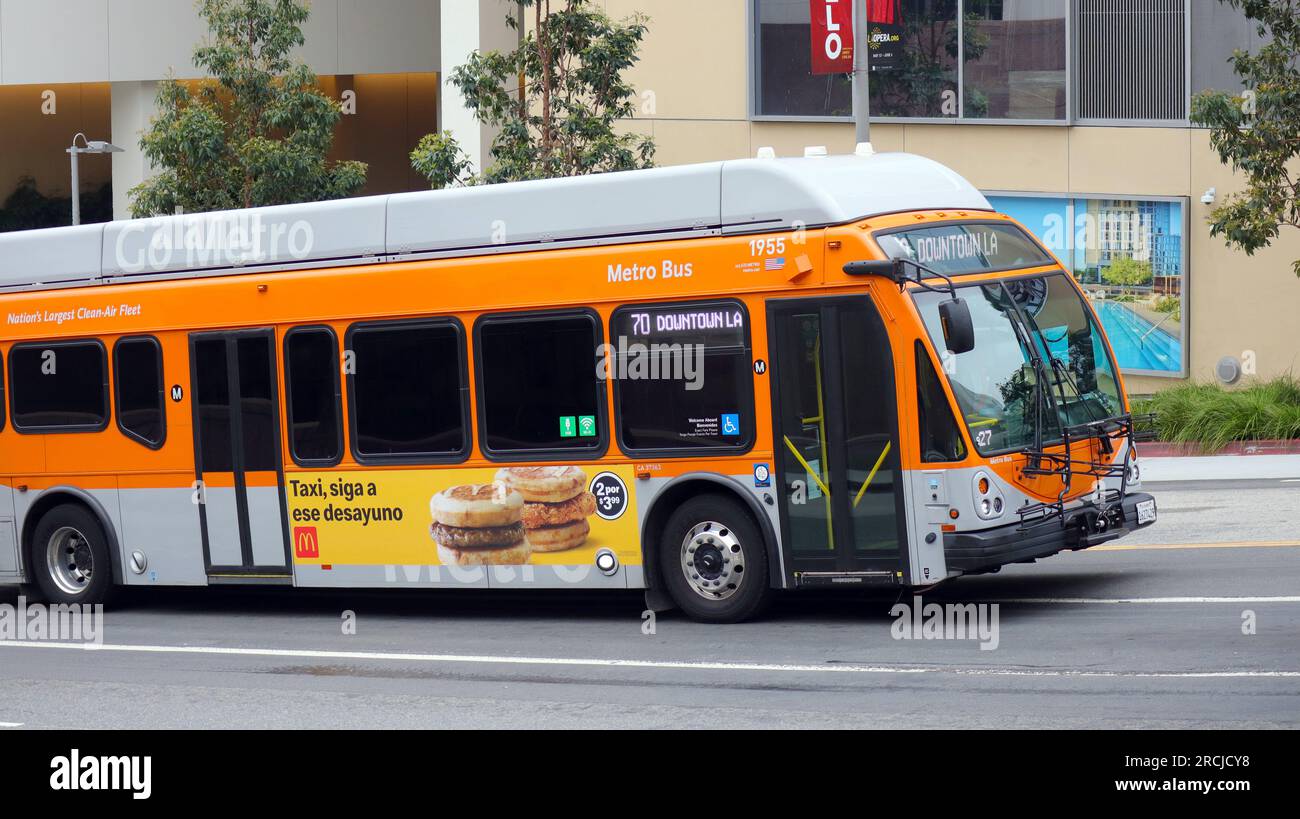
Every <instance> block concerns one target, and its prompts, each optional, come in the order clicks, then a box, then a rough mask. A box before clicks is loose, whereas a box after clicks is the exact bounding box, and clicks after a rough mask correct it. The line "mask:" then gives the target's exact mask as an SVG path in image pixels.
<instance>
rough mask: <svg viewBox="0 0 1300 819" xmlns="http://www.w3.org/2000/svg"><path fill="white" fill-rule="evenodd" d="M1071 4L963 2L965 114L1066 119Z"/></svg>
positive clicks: (1053, 0) (1059, 0)
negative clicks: (1066, 82) (1067, 26)
mask: <svg viewBox="0 0 1300 819" xmlns="http://www.w3.org/2000/svg"><path fill="white" fill-rule="evenodd" d="M1068 7H1069V2H1068V0H965V13H966V17H965V26H964V27H965V33H964V38H965V41H966V42H965V45H966V50H965V54H964V59H965V68H964V71H963V79H964V82H965V95H964V96H965V103H964V105H965V109H966V112H965V113H966V116H967V117H971V118H976V119H985V118H987V119H1041V120H1063V119H1065V116H1066V94H1065V81H1066V70H1067V66H1066V39H1065V38H1066V15H1067V14H1068V12H1069V8H1068Z"/></svg>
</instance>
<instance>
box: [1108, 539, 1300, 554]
mask: <svg viewBox="0 0 1300 819" xmlns="http://www.w3.org/2000/svg"><path fill="white" fill-rule="evenodd" d="M1287 547H1290V548H1292V549H1297V548H1300V542H1297V541H1294V540H1237V541H1229V542H1226V543H1148V544H1133V545H1125V544H1115V545H1113V546H1094V547H1093V548H1091V549H1089V550H1088V551H1090V552H1139V551H1144V550H1148V549H1150V550H1156V549H1278V548H1282V549H1285V548H1287Z"/></svg>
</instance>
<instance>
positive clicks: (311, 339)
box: [284, 327, 343, 466]
mask: <svg viewBox="0 0 1300 819" xmlns="http://www.w3.org/2000/svg"><path fill="white" fill-rule="evenodd" d="M284 380H285V394H286V395H288V396H289V406H288V408H287V411H288V415H289V451H290V453H291V454H292V455H293V460H294V462H295V463H297V464H299V465H305V464H311V465H317V466H332V465H334V464H336V463H338V462H339V459H340V458H342V457H343V436H342V427H341V425H340V423H339V418H340V416H341V414H342V413H341V410H340V396H339V349H338V340H337V339H336V338H335V336H334V331H333V330H331V329H329V328H328V327H309V328H295V329H293V330H290V331H289V332H288V333H287V334H286V335H285V339H284Z"/></svg>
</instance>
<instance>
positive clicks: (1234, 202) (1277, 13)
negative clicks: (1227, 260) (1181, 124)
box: [1192, 0, 1300, 276]
mask: <svg viewBox="0 0 1300 819" xmlns="http://www.w3.org/2000/svg"><path fill="white" fill-rule="evenodd" d="M1221 2H1225V3H1227V4H1228V5H1230V6H1232V7H1233V8H1236V9H1240V10H1241V11H1242V12H1243V13H1244V14H1245V15H1246V17H1247V18H1248V19H1250V20H1253V21H1254V22H1255V24H1256V28H1257V30H1258V32H1259V34H1260V37H1261V38H1263V39H1264V40H1265V43H1266V44H1265V45H1263V46H1262V47H1260V48H1259V50H1258V51H1257V52H1256V53H1254V54H1252V53H1249V52H1246V51H1241V50H1238V51H1237V52H1235V54H1234V55H1233V57H1232V66H1233V69H1234V70H1235V71H1236V74H1237V76H1238V77H1240V78H1241V81H1242V83H1243V85H1244V86H1245V88H1246V89H1247V90H1246V91H1245V92H1244V93H1242V94H1229V93H1226V92H1223V91H1207V92H1204V93H1202V94H1198V95H1197V96H1196V97H1195V99H1193V101H1192V121H1193V122H1195V123H1197V124H1198V125H1204V126H1207V127H1209V128H1210V129H1211V131H1210V144H1211V145H1213V146H1214V149H1215V150H1216V151H1218V153H1219V158H1220V159H1221V160H1222V161H1223V163H1224V164H1225V165H1231V166H1232V168H1233V170H1234V171H1237V172H1238V173H1241V174H1243V175H1244V176H1245V180H1246V188H1245V190H1243V191H1241V192H1239V193H1235V194H1233V195H1231V196H1229V197H1228V198H1227V199H1226V200H1225V201H1224V202H1223V204H1221V205H1219V206H1218V207H1217V208H1215V209H1214V211H1213V212H1212V213H1211V215H1210V233H1211V235H1213V236H1222V237H1223V238H1224V239H1225V240H1226V241H1227V243H1228V244H1229V245H1232V246H1235V247H1238V248H1241V249H1242V250H1244V251H1246V254H1247V255H1254V253H1255V251H1257V250H1259V249H1261V248H1265V247H1268V246H1269V245H1270V244H1271V243H1272V242H1273V240H1274V239H1276V238H1277V237H1278V236H1279V235H1280V234H1281V231H1282V228H1283V227H1293V228H1300V177H1297V171H1298V170H1300V169H1298V168H1297V166H1296V158H1297V156H1300V13H1298V12H1300V9H1297V7H1296V2H1295V0H1221ZM1294 269H1295V273H1296V275H1297V276H1300V260H1297V261H1296V262H1295V265H1294Z"/></svg>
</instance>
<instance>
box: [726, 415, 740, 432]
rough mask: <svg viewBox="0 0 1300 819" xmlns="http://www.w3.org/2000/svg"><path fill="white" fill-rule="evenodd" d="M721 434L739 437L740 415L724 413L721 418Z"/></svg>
mask: <svg viewBox="0 0 1300 819" xmlns="http://www.w3.org/2000/svg"><path fill="white" fill-rule="evenodd" d="M722 434H723V435H739V434H740V415H739V414H737V413H724V414H723V416H722Z"/></svg>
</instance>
